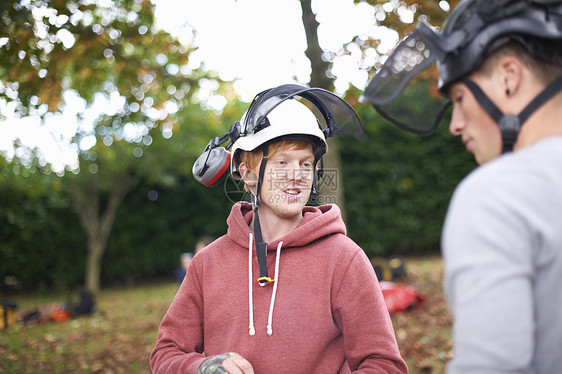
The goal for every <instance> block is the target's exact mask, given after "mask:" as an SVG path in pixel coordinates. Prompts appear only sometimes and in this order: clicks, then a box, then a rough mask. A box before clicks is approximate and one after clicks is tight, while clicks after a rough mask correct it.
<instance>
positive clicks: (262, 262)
mask: <svg viewBox="0 0 562 374" xmlns="http://www.w3.org/2000/svg"><path fill="white" fill-rule="evenodd" d="M262 150H263V156H262V159H261V163H260V170H259V176H258V186H257V191H256V196H252V203H253V207H254V235H255V237H256V253H257V255H258V263H259V266H260V277H259V278H258V282H259V284H260V286H265V285H266V284H267V283H271V282H274V281H275V279H271V278H270V277H269V276H268V273H267V243H266V242H264V241H263V235H262V232H261V224H260V216H259V213H258V206H259V201H260V193H261V185H262V181H263V177H264V174H265V164H266V162H267V159H266V157H267V154H268V152H267V151H268V147H267V145H265V146H264V147H263V148H262ZM248 250H250V251H251V250H252V248H248Z"/></svg>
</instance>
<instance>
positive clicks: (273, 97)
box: [241, 84, 363, 138]
mask: <svg viewBox="0 0 562 374" xmlns="http://www.w3.org/2000/svg"><path fill="white" fill-rule="evenodd" d="M296 97H298V98H302V99H305V100H306V101H307V102H308V103H310V104H311V106H312V108H310V109H311V110H312V111H313V112H314V113H315V114H316V117H317V118H323V119H324V123H323V126H324V127H323V131H324V133H325V135H326V137H330V136H334V135H342V134H348V135H352V136H354V137H356V138H360V137H361V136H363V127H362V125H361V120H360V119H359V116H358V115H357V113H356V112H355V110H354V109H353V108H352V107H351V106H350V105H349V104H348V103H347V102H346V101H345V100H343V99H341V98H340V97H338V96H337V95H334V94H333V93H331V92H329V91H327V90H324V89H321V88H308V87H303V86H299V85H294V84H286V85H282V86H279V87H276V88H272V89H269V90H266V91H263V92H261V93H259V94H257V95H256V97H254V100H253V101H252V103H251V104H250V107H249V108H248V111H247V113H246V117H245V118H244V123H242V127H241V133H242V134H251V133H254V132H255V131H256V130H257V129H259V126H260V124H261V122H262V120H263V119H264V118H265V117H266V116H267V115H268V114H269V113H270V112H271V111H272V110H273V109H274V108H276V107H277V106H278V105H279V104H281V103H282V102H283V101H285V100H289V99H293V98H296ZM305 104H306V103H305ZM309 107H310V105H309Z"/></svg>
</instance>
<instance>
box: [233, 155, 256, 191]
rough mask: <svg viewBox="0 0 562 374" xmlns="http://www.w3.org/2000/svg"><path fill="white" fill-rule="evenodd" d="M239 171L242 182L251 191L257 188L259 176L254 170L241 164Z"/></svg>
mask: <svg viewBox="0 0 562 374" xmlns="http://www.w3.org/2000/svg"><path fill="white" fill-rule="evenodd" d="M238 170H239V172H240V176H241V177H242V180H243V181H244V183H245V184H246V185H247V186H248V187H249V188H250V189H254V188H257V186H258V175H257V174H256V172H255V171H254V170H252V169H248V168H247V167H246V164H244V163H243V162H242V163H240V165H239V166H238Z"/></svg>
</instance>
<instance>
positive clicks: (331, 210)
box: [226, 201, 346, 251]
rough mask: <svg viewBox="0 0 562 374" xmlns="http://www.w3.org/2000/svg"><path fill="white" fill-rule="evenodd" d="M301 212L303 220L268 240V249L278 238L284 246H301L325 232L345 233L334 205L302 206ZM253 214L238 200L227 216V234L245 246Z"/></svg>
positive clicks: (270, 248)
mask: <svg viewBox="0 0 562 374" xmlns="http://www.w3.org/2000/svg"><path fill="white" fill-rule="evenodd" d="M302 214H303V219H302V221H301V222H300V223H299V225H298V226H297V227H296V228H295V229H294V230H293V231H292V232H291V233H289V234H287V235H285V236H284V237H282V238H280V239H277V240H274V241H272V242H270V243H268V245H267V250H268V251H275V250H276V249H277V246H278V244H279V242H283V248H289V247H303V246H306V245H308V244H309V243H311V242H313V241H315V240H317V239H320V238H323V237H325V236H327V235H331V234H344V235H345V234H346V228H345V224H344V222H343V220H342V218H341V212H340V209H339V208H338V206H337V205H321V206H305V207H304V209H303V213H302ZM252 216H253V210H252V205H251V204H250V203H247V202H242V201H240V202H237V203H236V204H234V205H233V206H232V210H231V211H230V215H229V216H228V219H227V220H226V223H227V224H228V232H227V235H228V237H229V238H230V239H231V240H233V241H234V242H236V244H238V245H240V246H242V247H244V248H248V236H249V235H250V234H251V233H252V229H251V228H250V226H249V225H250V222H251V221H252Z"/></svg>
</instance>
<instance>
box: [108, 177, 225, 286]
mask: <svg viewBox="0 0 562 374" xmlns="http://www.w3.org/2000/svg"><path fill="white" fill-rule="evenodd" d="M231 205H232V203H231V202H230V201H229V200H228V199H227V197H226V196H225V193H224V190H223V188H222V186H218V187H216V188H211V189H209V188H207V187H205V186H203V185H201V184H199V183H197V182H196V181H195V180H194V179H193V178H192V177H191V176H189V177H187V178H182V179H181V180H180V181H179V183H177V184H176V185H174V186H173V187H166V186H158V185H156V186H154V185H153V186H150V185H146V184H143V185H141V186H140V187H139V188H137V189H136V190H135V191H134V192H133V193H132V194H131V195H130V196H129V197H128V198H127V199H126V201H125V202H124V203H123V204H122V206H121V208H120V210H119V213H118V215H117V217H116V222H115V225H114V228H113V232H112V235H111V238H110V240H109V243H108V245H107V250H106V254H105V257H104V264H103V275H104V278H105V279H106V280H114V281H127V280H130V279H142V278H144V277H154V276H164V277H169V278H170V279H172V277H173V272H174V269H175V268H176V267H178V266H179V256H180V254H181V253H183V252H193V251H194V248H195V243H196V242H197V241H198V240H199V239H200V237H201V236H203V235H208V236H211V237H218V236H220V235H223V234H224V233H226V217H227V216H228V213H229V212H230V208H231Z"/></svg>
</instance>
